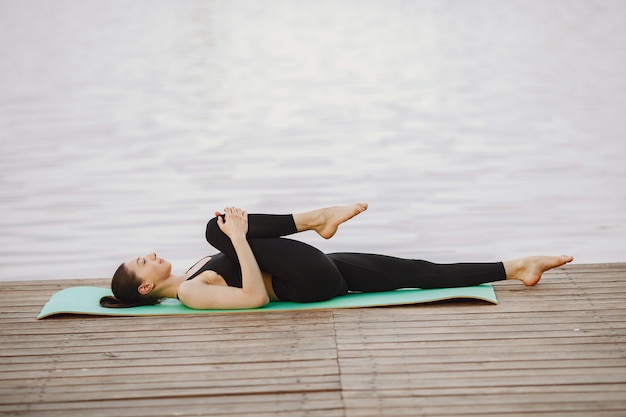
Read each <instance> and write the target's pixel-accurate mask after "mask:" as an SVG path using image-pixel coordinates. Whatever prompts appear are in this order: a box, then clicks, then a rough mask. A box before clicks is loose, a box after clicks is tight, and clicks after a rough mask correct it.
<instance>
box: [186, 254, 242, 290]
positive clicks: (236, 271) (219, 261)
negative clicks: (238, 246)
mask: <svg viewBox="0 0 626 417" xmlns="http://www.w3.org/2000/svg"><path fill="white" fill-rule="evenodd" d="M196 264H197V262H196ZM194 266H195V265H194ZM191 268H193V266H192V267H191ZM191 268H189V269H191ZM204 271H215V272H217V273H218V274H219V275H221V276H222V277H223V278H224V281H226V283H227V284H228V286H229V287H238V288H241V268H240V267H239V264H237V263H235V262H233V260H232V259H230V258H229V257H227V256H226V255H224V254H223V253H218V254H215V255H212V257H211V259H209V260H208V261H207V262H206V263H205V264H204V265H202V266H201V267H200V269H198V270H197V271H196V272H194V273H193V275H191V276H190V277H189V278H187V281H189V280H190V279H193V278H195V277H197V276H198V275H200V274H201V273H203V272H204Z"/></svg>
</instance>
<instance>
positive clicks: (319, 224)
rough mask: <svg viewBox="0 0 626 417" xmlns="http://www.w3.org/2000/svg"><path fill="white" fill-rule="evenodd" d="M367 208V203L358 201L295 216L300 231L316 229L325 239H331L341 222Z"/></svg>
mask: <svg viewBox="0 0 626 417" xmlns="http://www.w3.org/2000/svg"><path fill="white" fill-rule="evenodd" d="M365 210H367V204H365V203H357V204H353V205H351V206H334V207H326V208H322V209H318V210H313V211H308V212H306V213H298V214H294V215H293V218H294V221H295V223H296V227H297V229H298V231H299V232H302V231H305V230H315V231H316V232H317V234H319V235H320V236H321V237H323V238H324V239H330V238H331V237H333V236H334V235H335V233H337V229H338V228H339V225H340V224H342V223H343V222H345V221H348V220H350V219H351V218H353V217H354V216H356V215H357V214H360V213H362V212H364V211H365Z"/></svg>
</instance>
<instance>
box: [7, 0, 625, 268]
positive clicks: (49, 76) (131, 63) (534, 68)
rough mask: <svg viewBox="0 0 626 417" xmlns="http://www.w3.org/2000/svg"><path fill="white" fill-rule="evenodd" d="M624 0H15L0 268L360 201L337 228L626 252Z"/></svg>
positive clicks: (405, 240) (591, 253)
mask: <svg viewBox="0 0 626 417" xmlns="http://www.w3.org/2000/svg"><path fill="white" fill-rule="evenodd" d="M625 21H626V3H625V2H623V1H620V0H615V1H609V0H606V1H576V0H555V1H549V2H547V1H543V0H520V1H500V0H493V1H488V0H476V1H471V2H470V1H461V0H458V1H415V0H407V1H394V0H392V1H366V0H365V1H341V2H338V1H315V2H312V1H267V2H265V1H264V2H258V1H252V0H250V1H176V2H174V1H148V0H144V1H140V0H134V1H132V2H127V1H89V2H84V1H78V0H76V1H52V0H50V1H41V0H40V1H37V0H33V1H10V0H0V51H2V52H1V53H0V146H1V148H0V204H1V206H0V210H1V216H0V279H2V280H26V279H51V278H74V277H86V278H92V277H93V278H95V277H107V276H110V275H111V273H112V271H113V270H114V269H115V267H116V266H117V265H118V264H119V263H121V262H122V261H123V260H126V259H127V258H130V257H134V256H137V255H141V254H144V253H146V252H148V251H152V250H155V251H157V253H158V254H159V256H162V257H165V258H166V259H170V260H172V261H173V262H174V266H175V269H178V270H181V269H184V268H186V267H188V266H190V265H191V264H192V263H193V262H195V260H197V259H198V258H199V257H201V256H203V255H205V254H209V253H212V252H213V249H212V248H210V247H209V246H208V244H207V243H206V242H205V241H204V224H205V222H206V221H207V220H208V218H209V217H210V216H211V215H212V214H213V212H214V211H215V210H220V209H222V208H223V207H225V206H227V205H239V206H241V207H244V208H246V209H247V210H249V211H252V212H291V211H299V210H305V209H309V208H314V207H317V206H323V205H330V204H337V203H350V202H354V201H361V200H364V201H367V202H369V203H370V210H368V212H366V213H365V214H363V215H361V216H360V217H359V218H358V219H355V220H354V221H352V222H351V223H350V224H348V225H345V226H344V227H342V229H341V231H340V233H339V234H338V235H336V236H335V237H334V238H333V239H331V240H329V241H321V239H319V238H317V237H316V236H315V235H314V234H308V233H305V234H303V235H302V236H301V238H302V239H303V240H305V241H307V242H310V243H314V244H316V245H318V246H319V247H320V248H322V249H323V250H326V251H336V250H348V251H367V252H378V253H387V254H393V255H399V256H410V257H418V258H426V259H430V260H433V261H441V262H454V261H471V260H477V261H483V260H494V259H502V258H507V257H516V256H520V255H525V254H535V253H550V254H551V253H555V254H558V253H562V252H565V253H571V254H573V255H575V256H576V258H577V261H579V262H606V261H624V260H626V255H625V253H624V252H625V250H626V228H625V220H626V163H624V161H625V160H626V140H625V138H624V131H626V116H625V115H626V112H625V110H626V77H624V68H625V67H626V25H625V24H624V22H625Z"/></svg>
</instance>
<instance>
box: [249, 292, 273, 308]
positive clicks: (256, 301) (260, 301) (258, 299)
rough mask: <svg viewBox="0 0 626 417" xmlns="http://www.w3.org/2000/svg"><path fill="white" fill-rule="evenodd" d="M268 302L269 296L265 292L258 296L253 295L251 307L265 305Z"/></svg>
mask: <svg viewBox="0 0 626 417" xmlns="http://www.w3.org/2000/svg"><path fill="white" fill-rule="evenodd" d="M269 302H270V297H269V296H268V295H267V294H263V295H261V296H259V297H255V299H254V300H253V301H252V304H253V305H252V308H261V307H265V306H266V305H267V304H268V303H269Z"/></svg>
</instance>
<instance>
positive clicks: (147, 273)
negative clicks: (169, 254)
mask: <svg viewBox="0 0 626 417" xmlns="http://www.w3.org/2000/svg"><path fill="white" fill-rule="evenodd" d="M124 265H126V268H128V269H129V270H130V271H132V272H134V273H135V275H137V278H139V279H140V280H141V281H149V282H151V283H153V284H154V285H158V284H159V283H161V282H163V281H165V280H166V279H167V278H169V276H170V273H171V272H172V264H171V263H169V262H168V261H166V260H165V259H161V258H158V257H157V255H156V253H149V254H147V255H145V256H142V257H139V258H133V259H131V260H129V261H127V262H126V263H125V264H124Z"/></svg>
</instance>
